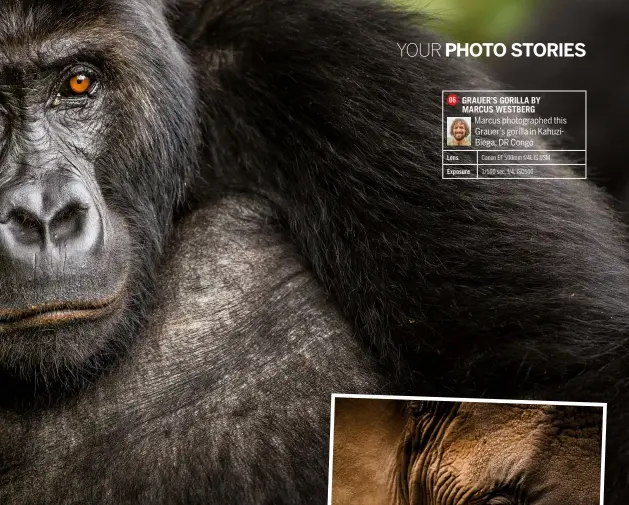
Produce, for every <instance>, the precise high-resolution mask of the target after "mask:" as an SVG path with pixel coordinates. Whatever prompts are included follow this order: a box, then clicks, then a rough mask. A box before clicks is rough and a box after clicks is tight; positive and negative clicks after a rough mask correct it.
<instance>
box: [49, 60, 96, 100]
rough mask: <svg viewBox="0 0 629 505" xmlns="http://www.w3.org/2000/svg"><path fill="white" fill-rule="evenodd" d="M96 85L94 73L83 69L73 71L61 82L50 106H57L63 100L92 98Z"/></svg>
mask: <svg viewBox="0 0 629 505" xmlns="http://www.w3.org/2000/svg"><path fill="white" fill-rule="evenodd" d="M66 75H68V74H66ZM97 84H98V82H97V79H96V75H95V72H94V71H91V70H89V69H84V68H81V69H74V70H73V71H72V72H71V73H70V74H69V76H68V77H66V78H65V79H64V80H63V81H62V83H61V86H60V88H59V91H58V93H57V96H56V97H55V99H54V100H53V103H52V105H53V106H56V105H59V104H60V103H61V101H62V100H63V99H72V98H84V97H87V96H92V95H93V93H94V92H95V91H96V86H97Z"/></svg>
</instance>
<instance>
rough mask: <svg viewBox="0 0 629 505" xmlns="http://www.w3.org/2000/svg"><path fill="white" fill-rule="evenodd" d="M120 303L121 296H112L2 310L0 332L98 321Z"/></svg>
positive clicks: (0, 312) (0, 313)
mask: <svg viewBox="0 0 629 505" xmlns="http://www.w3.org/2000/svg"><path fill="white" fill-rule="evenodd" d="M119 301H120V297H119V296H111V297H109V298H105V299H103V300H94V301H76V302H49V303H45V304H43V305H34V306H32V307H29V308H23V309H2V310H0V330H2V329H11V330H20V329H28V328H35V327H38V326H44V325H47V326H51V325H57V324H62V323H69V322H73V321H76V320H88V319H98V318H100V317H103V316H105V315H107V314H109V313H110V312H112V311H113V310H114V309H115V308H116V307H117V306H118V305H119V303H118V302H119Z"/></svg>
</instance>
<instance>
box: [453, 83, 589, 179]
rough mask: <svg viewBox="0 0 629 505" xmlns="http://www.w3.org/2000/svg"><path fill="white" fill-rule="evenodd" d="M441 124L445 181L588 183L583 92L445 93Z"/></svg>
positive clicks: (454, 91)
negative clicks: (579, 108)
mask: <svg viewBox="0 0 629 505" xmlns="http://www.w3.org/2000/svg"><path fill="white" fill-rule="evenodd" d="M575 93H576V94H580V96H582V97H583V107H584V112H585V113H584V115H583V116H580V117H581V119H578V120H577V119H576V118H573V117H570V114H569V113H568V111H569V110H570V108H569V107H568V105H569V104H570V102H571V101H572V102H574V99H575ZM549 111H550V113H549ZM583 117H585V118H586V119H585V123H584V121H583V119H582V118H583ZM442 120H443V125H442V135H443V139H442V149H443V153H442V177H443V178H444V179H586V178H587V150H586V145H587V93H586V91H521V90H518V91H494V90H492V91H488V90H484V91H478V90H444V91H443V92H442ZM581 129H582V130H581ZM580 132H584V133H585V135H583V136H582V137H581V138H584V145H582V146H581V145H575V144H574V142H573V139H574V138H579V137H580V136H579V135H577V134H578V133H580ZM566 147H568V148H566Z"/></svg>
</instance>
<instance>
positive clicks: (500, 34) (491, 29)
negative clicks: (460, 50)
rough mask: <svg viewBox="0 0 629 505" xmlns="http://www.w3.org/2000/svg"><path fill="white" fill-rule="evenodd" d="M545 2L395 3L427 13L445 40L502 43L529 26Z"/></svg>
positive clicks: (400, 0)
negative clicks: (537, 9) (525, 25)
mask: <svg viewBox="0 0 629 505" xmlns="http://www.w3.org/2000/svg"><path fill="white" fill-rule="evenodd" d="M541 1H542V0H394V2H395V3H397V4H398V5H402V6H404V7H407V8H410V9H415V10H421V11H422V12H427V13H428V14H430V15H431V16H433V17H434V18H436V19H435V20H434V21H433V22H431V23H430V26H431V27H432V28H433V29H434V30H435V31H438V32H439V33H441V34H442V35H443V36H444V37H446V38H448V39H452V40H459V41H461V42H502V41H510V40H512V36H511V34H512V33H514V32H517V31H518V27H519V26H521V25H523V24H525V23H528V22H529V21H530V18H531V16H532V15H533V13H534V12H535V9H536V8H537V7H538V6H539V5H540V4H541Z"/></svg>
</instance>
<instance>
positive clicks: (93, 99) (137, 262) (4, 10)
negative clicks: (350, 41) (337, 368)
mask: <svg viewBox="0 0 629 505" xmlns="http://www.w3.org/2000/svg"><path fill="white" fill-rule="evenodd" d="M53 3H54V2H53ZM97 4H99V5H87V6H84V4H79V3H75V2H73V1H70V2H63V3H61V5H58V6H57V4H56V3H55V6H56V7H55V9H58V10H55V12H54V16H52V14H53V12H52V11H51V9H53V7H52V6H51V2H49V1H46V2H37V1H35V2H22V1H21V0H10V1H8V2H2V4H1V5H0V47H2V49H3V50H2V52H1V53H0V147H1V158H0V279H1V281H0V369H3V370H5V371H8V372H9V373H12V374H15V375H19V376H21V377H22V378H25V377H34V376H38V377H39V378H40V379H41V378H44V379H49V378H51V374H52V375H57V374H59V373H62V372H64V371H68V369H70V370H74V371H76V368H77V367H79V366H83V365H86V364H87V363H88V362H91V363H92V364H96V363H98V361H99V360H98V357H99V356H100V357H102V356H105V355H107V354H108V353H109V351H113V350H114V349H116V348H119V347H120V346H121V345H122V346H124V345H126V344H127V343H128V342H127V340H128V338H129V335H131V334H132V333H133V332H132V331H131V330H132V328H133V325H134V324H135V323H136V322H137V321H139V320H141V318H142V308H143V307H144V306H145V305H146V303H147V296H146V295H147V293H149V292H150V290H151V284H152V277H153V275H152V273H153V270H154V269H155V263H156V260H157V258H158V257H159V253H160V250H161V247H162V242H163V239H164V237H165V236H166V234H167V233H168V230H169V225H170V222H171V220H172V212H173V209H174V207H175V206H176V204H177V203H178V201H179V199H180V198H181V196H182V195H183V191H184V186H185V183H186V181H187V179H188V178H189V177H190V174H191V168H192V165H193V164H192V163H191V161H190V154H189V153H192V152H193V146H194V144H195V133H194V132H195V130H196V125H195V121H194V119H193V118H194V117H195V114H194V104H195V102H196V100H195V93H194V86H193V85H192V82H193V81H192V76H191V75H190V72H189V69H188V66H187V64H186V62H185V60H184V58H183V56H182V54H181V53H180V51H179V49H178V47H177V45H176V44H175V43H174V41H173V39H172V37H171V36H170V34H169V32H168V29H167V28H166V25H165V22H163V21H160V19H163V16H162V13H161V12H160V11H159V10H158V9H157V8H156V7H154V6H153V7H150V6H148V5H144V4H143V3H137V4H134V3H133V2H126V5H125V6H124V7H123V6H121V5H116V6H115V9H113V8H112V7H113V2H111V5H110V3H109V2H107V3H105V2H103V3H101V2H97ZM96 11H97V12H96ZM77 13H80V15H78V14H77ZM52 19H54V23H53V22H51V20H52ZM79 19H80V22H77V20H79ZM146 20H150V23H151V24H150V26H148V25H146V24H145V23H146Z"/></svg>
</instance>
